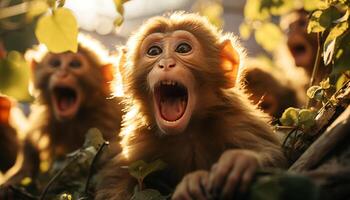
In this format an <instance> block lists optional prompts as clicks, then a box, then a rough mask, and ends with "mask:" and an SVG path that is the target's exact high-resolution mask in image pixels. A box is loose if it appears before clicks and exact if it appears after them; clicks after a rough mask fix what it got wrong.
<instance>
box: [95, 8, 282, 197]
mask: <svg viewBox="0 0 350 200" xmlns="http://www.w3.org/2000/svg"><path fill="white" fill-rule="evenodd" d="M126 48H127V50H126V54H127V55H126V63H125V65H126V66H125V67H124V72H123V74H124V75H126V77H127V79H126V83H125V84H126V85H125V86H126V90H125V98H126V100H125V102H126V104H127V113H126V115H125V117H124V121H123V128H122V130H121V136H122V137H123V138H122V146H123V153H122V154H119V155H118V156H117V157H115V158H114V159H113V161H112V162H111V163H110V164H109V166H107V167H106V169H105V171H104V174H105V177H104V178H102V183H101V184H100V186H99V190H98V192H97V196H96V199H128V198H130V196H131V194H132V191H133V189H134V186H135V185H136V180H134V179H133V178H132V177H131V176H130V175H129V174H128V172H127V170H126V169H123V168H121V166H123V165H129V164H130V163H132V162H134V161H136V160H141V159H142V160H145V161H148V162H149V161H152V160H155V159H161V160H163V161H164V162H166V163H167V164H168V168H167V170H169V171H167V172H168V173H166V175H164V176H162V175H161V174H160V175H159V176H158V178H159V179H160V180H161V181H164V182H165V183H166V184H168V185H169V186H170V187H173V188H174V187H175V186H176V185H177V184H178V183H179V182H180V181H181V179H182V178H183V176H184V175H186V174H188V173H190V172H193V171H195V170H210V168H211V167H212V166H213V164H214V163H216V162H218V163H217V164H215V166H216V167H214V168H213V169H212V171H211V172H210V174H211V175H212V176H211V180H212V181H211V182H210V184H211V188H208V190H210V191H211V190H213V189H215V188H217V187H221V186H222V185H227V184H228V186H227V187H230V186H233V185H232V184H235V183H236V182H235V183H232V182H231V181H228V183H225V181H223V178H224V177H225V176H228V175H229V174H230V169H232V165H233V163H235V161H237V163H239V164H238V165H235V166H239V170H242V171H240V173H239V176H240V177H241V175H243V174H247V175H245V178H243V183H242V185H244V184H247V183H248V182H249V179H250V178H251V176H252V175H253V173H254V170H255V168H256V167H258V166H281V165H283V164H284V162H285V160H284V159H285V158H284V156H283V154H282V152H281V149H280V144H279V141H278V140H277V138H276V137H275V136H274V135H273V133H272V131H271V129H270V127H269V125H268V124H267V123H266V121H265V119H267V116H266V115H264V114H263V113H261V112H259V111H258V110H256V109H255V108H254V107H253V106H252V105H251V104H250V103H249V101H248V100H247V99H246V97H245V96H244V95H243V94H242V93H241V92H239V91H238V90H236V88H234V86H235V82H236V76H237V71H238V68H239V64H240V57H241V54H240V52H239V51H240V47H239V46H238V44H236V41H235V39H233V38H232V36H231V35H222V34H221V33H220V32H219V31H218V30H217V29H216V28H215V27H214V26H213V25H211V24H210V23H209V22H208V21H207V20H206V19H205V18H204V17H200V16H198V15H196V14H183V13H175V14H172V15H170V16H169V17H155V18H152V19H150V20H148V21H147V22H146V23H145V24H144V25H143V26H142V27H141V28H140V29H139V30H138V31H137V32H136V33H135V34H134V35H133V36H132V37H131V38H130V39H129V40H128V43H127V46H126ZM219 158H220V159H219ZM218 160H219V161H218ZM231 161H232V162H231ZM245 169H246V170H245ZM195 173H196V172H195ZM197 175H199V176H200V177H204V176H207V175H209V173H208V171H205V172H204V173H202V172H201V173H196V175H195V176H191V177H192V178H190V180H198V179H197V177H198V176H197ZM240 177H238V178H239V179H238V180H240ZM229 180H231V179H229ZM151 182H152V181H151ZM186 183H187V182H186ZM186 183H182V184H181V185H183V186H184V187H182V186H180V187H178V190H177V192H176V195H178V196H177V197H180V196H182V195H188V193H191V195H193V196H192V197H193V198H196V197H198V196H200V195H201V194H200V193H199V192H196V191H194V190H192V191H188V190H187V188H188V187H187V186H188V184H186ZM191 183H194V184H193V185H192V186H193V187H195V188H198V187H199V186H200V183H199V182H196V181H194V182H193V181H191ZM219 185H220V186H219ZM181 188H185V189H183V190H182V189H181ZM158 189H159V188H158ZM231 189H232V188H231ZM230 191H231V190H230ZM230 191H227V192H223V194H224V195H227V196H230V195H232V194H231V193H230ZM174 198H176V197H174Z"/></svg>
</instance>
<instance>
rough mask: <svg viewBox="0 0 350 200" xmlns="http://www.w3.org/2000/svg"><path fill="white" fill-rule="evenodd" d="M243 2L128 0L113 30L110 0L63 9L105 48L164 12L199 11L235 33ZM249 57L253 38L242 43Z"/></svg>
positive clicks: (74, 2) (74, 0) (76, 0)
mask: <svg viewBox="0 0 350 200" xmlns="http://www.w3.org/2000/svg"><path fill="white" fill-rule="evenodd" d="M245 2H246V1H245V0H234V1H233V0H223V1H222V2H221V1H208V0H166V1H164V0H147V1H145V0H131V1H128V2H126V3H125V4H124V10H125V11H124V22H123V24H122V25H121V26H120V27H118V28H115V27H114V26H113V21H114V19H115V18H116V17H118V15H119V14H118V13H116V12H115V9H114V5H113V0H84V4H81V0H68V1H67V2H66V5H65V6H66V7H68V8H70V9H72V10H73V11H74V13H75V15H76V17H77V20H78V23H79V25H80V28H81V30H82V31H84V32H87V33H89V34H91V35H93V36H94V37H96V38H98V39H100V40H101V41H102V42H103V43H104V44H105V45H106V46H107V47H108V48H110V49H113V48H114V46H115V45H118V44H123V43H124V42H125V41H126V39H127V38H128V36H129V35H130V34H131V33H132V32H133V31H134V30H136V29H137V28H138V27H139V26H140V25H141V24H142V23H143V22H144V21H145V20H147V19H148V18H150V17H152V16H156V15H162V14H164V13H167V12H172V11H178V10H184V11H188V12H191V11H192V12H202V13H203V14H205V15H207V16H208V17H210V18H211V20H212V21H215V23H216V24H217V25H218V26H219V27H222V28H223V30H224V31H229V32H233V33H235V34H236V35H238V34H239V25H240V24H241V23H242V22H243V20H244V16H243V11H244V5H245ZM244 46H245V47H247V48H248V49H249V54H253V55H254V54H257V53H259V52H261V51H262V49H261V48H260V47H259V46H258V45H256V43H255V41H254V39H250V40H248V41H244Z"/></svg>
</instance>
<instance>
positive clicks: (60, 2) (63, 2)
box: [57, 0, 66, 7]
mask: <svg viewBox="0 0 350 200" xmlns="http://www.w3.org/2000/svg"><path fill="white" fill-rule="evenodd" d="M57 1H58V5H57V7H63V6H64V4H65V3H66V0H57Z"/></svg>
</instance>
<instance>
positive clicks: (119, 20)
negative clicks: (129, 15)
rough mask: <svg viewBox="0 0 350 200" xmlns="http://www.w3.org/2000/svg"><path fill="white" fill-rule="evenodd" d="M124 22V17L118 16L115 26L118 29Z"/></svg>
mask: <svg viewBox="0 0 350 200" xmlns="http://www.w3.org/2000/svg"><path fill="white" fill-rule="evenodd" d="M123 22H124V17H122V16H118V17H117V18H115V20H114V22H113V23H114V26H116V27H118V26H121V25H122V24H123Z"/></svg>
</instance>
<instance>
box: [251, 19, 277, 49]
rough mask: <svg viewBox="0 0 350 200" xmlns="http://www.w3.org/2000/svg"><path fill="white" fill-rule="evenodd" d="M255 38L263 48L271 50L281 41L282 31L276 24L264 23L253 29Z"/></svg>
mask: <svg viewBox="0 0 350 200" xmlns="http://www.w3.org/2000/svg"><path fill="white" fill-rule="evenodd" d="M255 40H256V42H257V43H258V44H260V45H261V46H262V47H263V48H264V49H266V50H267V51H270V52H271V51H273V50H276V48H277V47H278V46H279V45H280V44H281V43H282V42H283V33H282V31H281V29H280V28H279V27H278V26H277V25H275V24H273V23H264V24H262V25H261V27H259V28H258V29H257V30H256V31H255Z"/></svg>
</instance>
